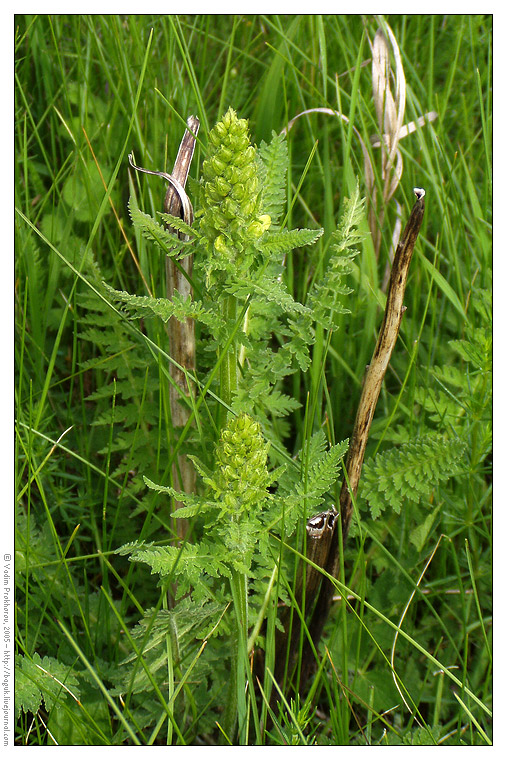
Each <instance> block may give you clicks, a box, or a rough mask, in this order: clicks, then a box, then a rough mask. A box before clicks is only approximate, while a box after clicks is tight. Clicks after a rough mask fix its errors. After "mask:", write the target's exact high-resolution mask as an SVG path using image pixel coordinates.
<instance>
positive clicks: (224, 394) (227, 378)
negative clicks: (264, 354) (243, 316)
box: [219, 296, 238, 429]
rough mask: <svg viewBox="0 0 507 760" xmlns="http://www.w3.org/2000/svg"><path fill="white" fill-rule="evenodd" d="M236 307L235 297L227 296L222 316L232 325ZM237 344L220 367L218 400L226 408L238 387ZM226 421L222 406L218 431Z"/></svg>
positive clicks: (229, 351)
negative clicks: (219, 399) (222, 402)
mask: <svg viewBox="0 0 507 760" xmlns="http://www.w3.org/2000/svg"><path fill="white" fill-rule="evenodd" d="M236 305H237V301H236V298H235V296H228V297H227V298H226V300H225V301H224V303H223V306H222V316H223V318H224V320H225V321H226V322H228V323H229V324H234V323H235V321H236ZM237 352H238V349H237V343H236V340H234V341H233V342H232V343H231V345H230V347H229V350H228V351H227V353H226V354H225V356H224V358H223V360H222V364H221V366H220V398H221V399H222V401H224V403H225V404H226V405H227V406H230V405H231V402H232V399H233V396H234V393H235V392H236V390H237V387H238V357H237ZM226 421H227V408H226V407H225V406H222V407H221V408H220V418H219V422H220V429H222V428H223V427H224V426H225V424H226Z"/></svg>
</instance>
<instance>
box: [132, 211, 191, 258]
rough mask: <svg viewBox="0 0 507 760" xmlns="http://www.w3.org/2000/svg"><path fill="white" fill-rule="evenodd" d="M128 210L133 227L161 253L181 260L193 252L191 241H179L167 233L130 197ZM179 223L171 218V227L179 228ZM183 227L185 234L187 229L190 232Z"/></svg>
mask: <svg viewBox="0 0 507 760" xmlns="http://www.w3.org/2000/svg"><path fill="white" fill-rule="evenodd" d="M128 208H129V213H130V218H131V219H132V223H133V225H134V227H135V228H136V229H138V230H139V231H140V232H141V234H142V236H143V237H145V238H146V240H150V241H151V242H153V243H155V244H156V245H157V246H158V247H159V248H160V249H161V250H162V251H164V253H166V254H167V255H169V256H171V257H172V258H176V259H182V258H184V257H185V256H188V255H189V254H190V253H192V252H193V247H192V242H191V241H190V242H187V241H184V240H180V239H179V238H178V237H177V236H176V235H175V234H174V233H173V232H169V230H167V229H166V228H165V227H163V226H162V225H161V224H159V223H158V222H157V221H156V220H155V219H154V218H153V217H152V216H150V215H149V214H146V213H145V212H144V211H141V210H140V208H139V207H138V205H137V203H136V201H135V199H134V198H133V197H132V196H131V198H130V200H129V203H128ZM179 222H181V220H178V219H177V218H176V217H171V222H170V223H171V225H173V223H174V226H175V227H176V224H178V227H180V226H181V225H180V224H179ZM183 224H184V223H183ZM184 226H185V230H184V231H185V232H187V228H188V230H190V231H191V228H190V227H188V225H184Z"/></svg>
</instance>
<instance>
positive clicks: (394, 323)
mask: <svg viewBox="0 0 507 760" xmlns="http://www.w3.org/2000/svg"><path fill="white" fill-rule="evenodd" d="M414 193H415V195H416V197H417V200H416V202H415V203H414V206H413V208H412V212H411V214H410V217H409V220H408V222H407V225H406V227H405V229H404V231H403V235H402V238H401V240H400V242H399V243H398V247H397V248H396V253H395V256H394V260H393V266H392V268H391V277H390V280H389V290H388V292H387V302H386V308H385V312H384V320H383V322H382V326H381V328H380V332H379V335H378V339H377V345H376V346H375V350H374V352H373V356H372V358H371V362H370V364H369V366H368V368H367V370H366V375H365V378H364V383H363V391H362V393H361V398H360V400H359V405H358V407H357V414H356V420H355V423H354V430H353V432H352V438H351V442H350V446H349V450H348V455H347V464H346V469H347V474H348V480H349V483H350V488H349V486H348V485H347V481H346V480H344V481H343V484H342V489H341V493H340V515H341V521H342V535H343V540H344V541H345V539H346V537H347V533H348V530H349V526H350V520H351V517H352V499H353V498H355V496H356V494H357V488H358V485H359V479H360V477H361V470H362V467H363V460H364V453H365V451H366V444H367V442H368V436H369V433H370V426H371V423H372V420H373V415H374V414H375V408H376V406H377V401H378V397H379V394H380V388H381V386H382V381H383V380H384V375H385V373H386V370H387V367H388V365H389V361H390V359H391V354H392V352H393V349H394V346H395V344H396V340H397V338H398V333H399V330H400V325H401V320H402V317H403V312H404V311H405V307H404V306H403V299H404V296H405V288H406V285H407V277H408V269H409V266H410V262H411V260H412V254H413V252H414V247H415V243H416V240H417V237H418V235H419V230H420V229H421V224H422V220H423V216H424V190H420V189H419V188H415V189H414ZM337 554H338V552H337ZM338 567H339V563H338V559H337V558H335V565H334V567H333V570H334V571H335V572H333V573H332V574H333V575H334V577H336V572H337V571H338Z"/></svg>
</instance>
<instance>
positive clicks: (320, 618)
mask: <svg viewBox="0 0 507 760" xmlns="http://www.w3.org/2000/svg"><path fill="white" fill-rule="evenodd" d="M414 193H415V195H416V197H417V200H416V202H415V204H414V206H413V208H412V212H411V214H410V217H409V220H408V222H407V225H406V227H405V230H404V232H403V236H402V239H401V241H400V243H399V244H398V247H397V249H396V254H395V257H394V261H393V266H392V270H391V278H390V281H389V291H388V294H387V302H386V307H385V312H384V319H383V322H382V326H381V328H380V332H379V336H378V339H377V344H376V346H375V350H374V352H373V356H372V359H371V362H370V364H369V366H368V368H367V370H366V375H365V378H364V383H363V391H362V394H361V399H360V401H359V405H358V409H357V414H356V420H355V424H354V430H353V433H352V438H351V443H350V447H349V451H348V457H347V464H346V470H347V477H348V482H349V485H347V480H346V479H345V480H344V481H343V484H342V489H341V493H340V516H341V524H342V539H343V544H344V543H345V540H346V537H347V533H348V530H349V527H350V521H351V517H352V512H353V499H355V497H356V494H357V489H358V485H359V479H360V477H361V470H362V467H363V460H364V454H365V450H366V444H367V442H368V435H369V432H370V426H371V423H372V420H373V415H374V413H375V408H376V406H377V401H378V397H379V394H380V389H381V386H382V382H383V379H384V376H385V373H386V370H387V367H388V365H389V361H390V359H391V355H392V352H393V349H394V346H395V344H396V340H397V338H398V333H399V329H400V325H401V320H402V317H403V312H404V311H405V307H404V306H403V299H404V295H405V288H406V284H407V277H408V270H409V266H410V261H411V259H412V254H413V251H414V246H415V243H416V240H417V237H418V235H419V230H420V228H421V224H422V220H423V216H424V195H425V193H424V190H421V189H419V188H415V189H414ZM325 514H328V515H329V518H328V523H327V524H328V525H330V526H331V527H332V531H331V534H330V533H329V531H327V532H323V533H322V540H323V541H324V542H325V549H326V552H325V561H324V562H323V563H321V562H318V563H316V564H319V565H320V566H321V567H323V569H324V570H325V571H326V572H327V573H328V574H329V575H331V576H332V577H333V578H337V577H338V575H339V569H340V552H341V550H342V546H340V542H339V541H338V534H339V531H338V528H337V520H335V519H334V518H333V517H332V515H334V514H336V513H335V512H334V511H332V510H331V511H330V512H329V513H322V515H317V516H316V517H314V518H311V519H310V520H309V521H308V524H307V533H308V535H309V528H310V527H311V525H312V523H313V521H315V520H319V519H322V518H323V515H325ZM310 546H312V545H310ZM312 551H315V549H314V548H312ZM307 556H308V545H307ZM303 564H304V563H303ZM302 572H304V568H303V570H302ZM315 572H317V571H315ZM297 588H299V582H298V586H297ZM316 590H317V589H316V586H315V583H314V582H313V581H312V585H311V591H312V593H314V592H315V591H316ZM333 593H334V586H333V584H332V582H331V581H330V580H329V579H328V578H326V577H324V578H323V580H322V584H321V586H320V591H319V594H318V598H317V601H316V603H315V607H314V609H313V612H312V615H311V618H310V619H309V620H308V623H307V625H308V631H309V634H310V635H309V638H308V637H307V638H306V639H305V642H304V645H303V655H302V658H301V673H300V678H299V688H300V689H302V688H303V687H304V684H305V682H306V680H307V678H308V676H309V675H310V673H311V671H312V668H313V665H314V656H313V652H312V644H313V647H316V646H317V644H318V642H319V640H320V637H321V635H322V631H323V629H324V624H325V622H326V619H327V616H328V613H329V610H330V607H331V604H332V602H333ZM307 598H308V597H307ZM298 619H299V618H298ZM300 629H301V622H300V621H299V623H298V624H297V626H296V627H295V628H294V630H293V632H292V635H291V637H290V640H288V636H285V637H284V638H282V637H280V638H279V641H277V647H276V658H277V662H278V661H279V659H280V658H281V664H280V665H278V667H279V668H282V667H283V665H284V663H289V665H291V664H293V663H294V662H295V660H296V656H297V653H298V651H299V640H300ZM310 641H311V642H312V644H311V643H310ZM288 673H289V676H291V675H292V673H291V672H290V670H289V671H288ZM277 676H278V677H277V680H278V682H279V683H281V677H283V670H282V671H281V672H279V671H278V670H277Z"/></svg>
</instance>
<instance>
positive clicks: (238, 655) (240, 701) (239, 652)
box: [224, 570, 248, 744]
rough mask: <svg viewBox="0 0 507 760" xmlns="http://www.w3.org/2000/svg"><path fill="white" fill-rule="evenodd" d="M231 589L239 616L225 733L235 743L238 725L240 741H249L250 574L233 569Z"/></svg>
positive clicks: (244, 742)
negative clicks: (248, 638) (248, 577)
mask: <svg viewBox="0 0 507 760" xmlns="http://www.w3.org/2000/svg"><path fill="white" fill-rule="evenodd" d="M230 583H231V592H232V600H233V604H234V612H235V616H236V630H235V633H234V634H233V635H232V637H231V677H230V681H229V694H228V699H227V706H226V710H225V719H224V732H225V735H226V737H228V738H229V740H230V741H232V742H233V743H234V740H235V738H236V732H237V730H238V727H239V744H246V740H247V737H246V735H245V727H246V717H247V715H246V712H247V710H246V680H245V679H246V678H247V669H248V652H247V637H248V583H247V576H246V575H245V574H244V573H240V572H238V571H237V570H233V571H232V576H231V580H230Z"/></svg>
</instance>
